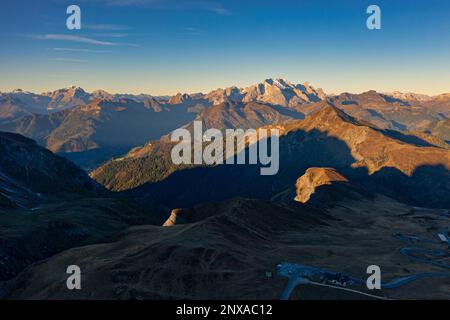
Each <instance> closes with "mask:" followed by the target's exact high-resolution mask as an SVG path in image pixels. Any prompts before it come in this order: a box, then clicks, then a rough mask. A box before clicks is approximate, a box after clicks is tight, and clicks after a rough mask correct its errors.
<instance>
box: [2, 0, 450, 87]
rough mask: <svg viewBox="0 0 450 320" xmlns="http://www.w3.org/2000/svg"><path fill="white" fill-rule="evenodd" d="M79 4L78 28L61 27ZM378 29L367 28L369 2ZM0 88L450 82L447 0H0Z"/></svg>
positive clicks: (449, 11)
mask: <svg viewBox="0 0 450 320" xmlns="http://www.w3.org/2000/svg"><path fill="white" fill-rule="evenodd" d="M70 4H77V5H79V6H80V7H81V12H82V30H80V31H69V30H67V29H66V19H67V17H68V15H67V14H66V8H67V6H68V5H70ZM371 4H377V5H379V6H380V8H381V10H382V29H381V30H376V31H373V30H372V31H371V30H368V29H367V28H366V19H367V17H368V15H367V14H366V9H367V7H368V6H369V5H371ZM0 27H1V28H0V43H1V48H0V72H1V77H0V90H1V91H7V90H12V89H14V88H22V89H25V90H30V91H35V92H42V91H47V90H54V89H57V88H60V87H66V86H70V85H78V86H81V87H83V88H85V89H86V90H89V91H91V90H95V89H100V88H101V89H105V90H107V91H110V92H127V93H141V92H144V93H150V94H154V95H165V94H174V93H177V92H199V91H203V92H206V91H209V90H211V89H215V88H218V87H226V86H231V85H238V86H246V85H249V84H251V83H257V82H260V81H262V80H264V79H266V78H275V77H282V78H286V79H288V80H290V81H292V82H304V81H309V82H311V83H312V84H313V85H315V86H317V87H322V88H323V89H324V90H325V91H326V92H328V93H331V92H333V93H340V92H344V91H349V92H363V91H366V90H370V89H374V90H378V91H393V90H401V91H413V92H419V93H427V94H439V93H442V92H450V40H449V39H450V1H441V0H419V1H413V0H408V1H407V0H389V1H388V0H371V1H365V0H358V1H357V0H340V1H339V0H315V1H312V0H309V1H303V0H285V1H265V0H258V1H256V0H245V1H243V0H240V1H237V0H227V1H220V0H184V1H183V0H71V1H65V0H47V1H43V0H33V1H32V0H14V1H3V0H2V1H1V3H0Z"/></svg>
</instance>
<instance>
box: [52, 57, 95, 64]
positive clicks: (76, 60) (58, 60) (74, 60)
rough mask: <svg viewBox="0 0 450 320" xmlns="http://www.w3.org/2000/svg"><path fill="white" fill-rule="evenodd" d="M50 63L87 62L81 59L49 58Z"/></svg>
mask: <svg viewBox="0 0 450 320" xmlns="http://www.w3.org/2000/svg"><path fill="white" fill-rule="evenodd" d="M48 60H50V61H57V62H74V63H81V62H87V60H82V59H73V58H59V57H58V58H49V59H48Z"/></svg>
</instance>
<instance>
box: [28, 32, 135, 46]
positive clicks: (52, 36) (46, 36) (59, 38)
mask: <svg viewBox="0 0 450 320" xmlns="http://www.w3.org/2000/svg"><path fill="white" fill-rule="evenodd" d="M33 38H35V39H39V40H55V41H68V42H78V43H85V44H91V45H96V46H110V47H111V46H129V47H140V46H139V45H138V44H135V43H125V42H111V41H101V40H97V39H93V38H89V37H83V36H73V35H68V34H44V35H34V36H33Z"/></svg>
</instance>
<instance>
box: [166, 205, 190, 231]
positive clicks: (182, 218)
mask: <svg viewBox="0 0 450 320" xmlns="http://www.w3.org/2000/svg"><path fill="white" fill-rule="evenodd" d="M193 214H194V210H193V209H173V210H172V212H171V213H170V216H169V219H167V221H166V222H165V223H164V224H163V227H172V226H174V225H178V224H186V223H189V222H191V221H192V216H193Z"/></svg>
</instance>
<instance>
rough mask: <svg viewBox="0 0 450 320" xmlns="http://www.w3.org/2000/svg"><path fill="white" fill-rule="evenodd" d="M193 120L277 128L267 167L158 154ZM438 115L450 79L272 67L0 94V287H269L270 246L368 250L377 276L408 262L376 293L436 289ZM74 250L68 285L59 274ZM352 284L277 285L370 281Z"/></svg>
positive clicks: (359, 264) (443, 112)
mask: <svg viewBox="0 0 450 320" xmlns="http://www.w3.org/2000/svg"><path fill="white" fill-rule="evenodd" d="M195 120H197V121H202V123H203V126H204V128H217V129H219V130H226V129H237V128H242V129H249V128H255V129H257V130H262V129H278V130H279V131H280V149H279V159H280V164H279V168H280V170H279V172H278V174H277V175H274V176H261V175H260V165H235V166H233V165H213V166H206V165H195V166H194V165H175V164H174V163H173V162H172V160H171V155H170V153H171V150H172V147H173V146H174V142H171V141H170V139H169V138H170V133H171V132H172V131H173V130H175V129H177V128H186V129H188V130H192V128H193V127H192V126H193V121H195ZM449 121H450V95H449V94H442V95H439V96H433V97H431V96H425V95H420V94H414V93H400V92H393V93H378V92H376V91H368V92H365V93H361V94H352V93H342V94H339V95H326V94H325V93H324V92H323V91H322V90H320V89H315V88H314V87H313V86H311V85H310V84H309V83H303V84H292V83H290V82H289V81H287V80H284V79H267V80H265V81H263V82H262V83H260V84H256V85H251V86H249V87H246V88H238V87H230V88H225V89H217V90H214V91H212V92H210V93H207V94H202V93H195V94H183V93H179V94H177V95H174V96H171V97H153V96H151V95H146V94H141V95H128V94H109V93H107V92H105V91H102V90H98V91H94V92H92V93H87V92H85V91H84V90H83V89H81V88H78V87H70V88H66V89H61V90H57V91H55V92H48V93H43V94H33V93H29V92H25V91H22V90H15V91H13V92H9V93H1V94H0V131H5V132H0V298H4V299H212V298H214V299H276V298H278V297H279V296H280V294H281V292H282V291H283V289H284V288H285V286H286V284H287V279H285V278H282V277H279V276H270V277H269V276H268V275H275V274H276V273H277V265H279V264H280V263H283V262H289V263H295V264H298V265H308V266H311V267H316V268H323V269H327V270H332V271H335V272H338V273H339V274H344V273H345V274H349V275H352V276H354V277H356V278H364V277H366V268H367V266H368V265H371V264H374V263H376V264H377V265H379V266H380V267H381V268H382V270H383V279H387V281H389V280H391V279H396V278H399V277H400V278H401V279H405V278H408V279H415V280H412V281H411V282H408V283H406V284H404V285H400V286H395V287H392V288H390V289H388V288H384V289H383V290H381V291H379V292H377V294H378V295H379V297H380V298H383V297H391V298H398V299H405V298H406V299H418V298H422V299H424V298H425V299H439V298H448V284H446V279H447V278H445V274H444V271H447V270H448V264H447V263H448V254H447V252H446V251H445V250H447V249H448V248H447V247H448V243H443V242H442V237H445V235H448V230H449V228H450V223H449V220H448V214H449V213H448V209H449V208H450V197H449V194H450V145H449V140H450V127H449ZM249 147H250V146H247V148H249ZM245 151H247V150H245ZM71 160H73V161H74V162H75V163H73V162H72V161H71ZM80 166H82V167H83V168H80ZM83 169H84V170H83ZM88 172H89V173H88ZM438 235H441V236H442V237H441V236H440V238H441V240H439V241H438V240H437V239H438V238H436V237H437V236H438ZM422 247H426V248H425V249H424V248H422ZM74 263H76V264H78V265H79V266H80V267H81V268H82V270H83V271H82V272H83V275H84V278H83V290H80V291H69V290H67V288H66V286H65V281H66V278H67V274H66V272H65V267H66V266H67V265H72V264H74ZM428 275H433V276H430V277H429V276H428ZM419 279H420V280H419ZM383 281H384V280H383ZM402 281H403V280H402ZM394 282H395V281H394ZM325 283H326V282H325ZM335 286H338V287H339V286H340V284H335ZM217 288H220V290H217ZM353 289H355V290H354V291H352V292H349V291H343V290H336V288H334V289H331V288H327V287H326V286H322V287H317V286H313V285H309V286H302V288H301V290H294V292H293V293H292V295H291V298H293V299H297V298H301V299H357V298H361V295H360V294H361V293H369V292H368V290H367V288H366V287H365V286H364V285H361V284H356V285H355V286H354V287H353ZM358 292H359V293H358ZM371 293H372V295H373V292H371ZM365 297H367V296H365Z"/></svg>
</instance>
